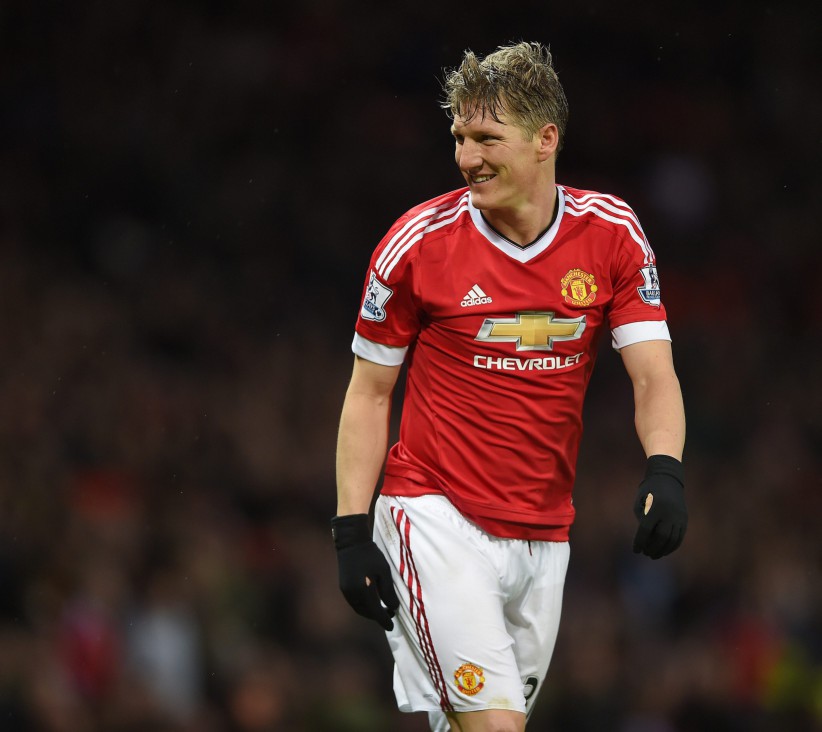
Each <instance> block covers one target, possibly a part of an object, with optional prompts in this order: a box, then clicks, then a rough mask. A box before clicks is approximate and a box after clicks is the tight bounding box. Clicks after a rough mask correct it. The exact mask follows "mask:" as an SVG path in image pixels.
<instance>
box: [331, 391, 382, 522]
mask: <svg viewBox="0 0 822 732" xmlns="http://www.w3.org/2000/svg"><path fill="white" fill-rule="evenodd" d="M390 413H391V397H390V395H375V394H369V393H363V392H360V391H358V390H356V389H354V388H349V390H348V393H347V394H346V397H345V403H344V404H343V410H342V416H341V418H340V429H339V434H338V437H337V515H338V516H345V515H348V514H353V513H368V511H369V509H370V507H371V500H372V498H373V496H374V489H375V488H376V485H377V481H378V480H379V477H380V471H381V470H382V465H383V462H384V460H385V453H386V450H387V448H388V420H389V416H390Z"/></svg>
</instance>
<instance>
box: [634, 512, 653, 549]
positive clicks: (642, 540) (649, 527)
mask: <svg viewBox="0 0 822 732" xmlns="http://www.w3.org/2000/svg"><path fill="white" fill-rule="evenodd" d="M655 525H656V523H655V522H654V521H651V520H650V519H643V520H642V521H640V522H639V526H638V527H637V530H636V536H634V554H640V553H642V554H645V553H646V551H645V548H646V546H647V545H648V537H649V536H650V534H651V532H652V531H653V530H654V526H655Z"/></svg>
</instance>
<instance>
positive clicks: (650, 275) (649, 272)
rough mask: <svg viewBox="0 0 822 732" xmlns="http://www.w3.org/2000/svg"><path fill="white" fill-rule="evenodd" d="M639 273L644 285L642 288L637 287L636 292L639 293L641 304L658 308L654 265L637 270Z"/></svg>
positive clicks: (657, 288) (658, 300) (657, 281)
mask: <svg viewBox="0 0 822 732" xmlns="http://www.w3.org/2000/svg"><path fill="white" fill-rule="evenodd" d="M639 273H640V274H641V275H642V279H643V280H644V283H643V285H642V287H637V288H636V291H637V292H638V293H639V296H640V297H641V298H642V301H643V302H645V303H647V304H648V305H653V306H655V307H659V304H660V297H659V275H658V274H657V272H656V265H653V264H649V265H648V266H647V267H643V268H642V269H641V270H639Z"/></svg>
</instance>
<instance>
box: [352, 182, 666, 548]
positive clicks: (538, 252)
mask: <svg viewBox="0 0 822 732" xmlns="http://www.w3.org/2000/svg"><path fill="white" fill-rule="evenodd" d="M557 192H558V202H557V206H558V210H557V215H556V218H555V220H554V222H553V224H552V225H551V226H550V228H549V229H548V230H547V231H546V232H545V233H544V234H542V235H541V236H540V237H539V238H538V239H537V240H536V241H535V242H533V243H532V244H530V245H529V246H527V247H520V246H518V245H516V244H513V243H512V242H510V241H508V240H507V239H505V238H504V237H503V236H502V235H500V234H499V233H498V232H496V231H495V230H494V229H493V228H492V227H491V226H490V225H489V224H488V223H487V222H486V221H485V219H484V218H483V216H482V214H481V212H480V211H479V210H478V209H476V208H474V207H473V205H472V203H471V198H470V193H469V192H468V190H467V189H466V188H463V189H460V190H457V191H453V192H451V193H447V194H445V195H443V196H440V197H438V198H434V199H432V200H431V201H428V202H426V203H423V204H422V205H420V206H417V207H415V208H413V209H411V210H410V211H409V212H408V213H406V214H405V215H404V216H402V217H401V218H400V219H399V220H397V222H396V223H395V224H394V225H393V226H392V227H391V229H390V230H389V231H388V233H387V234H386V235H385V237H384V238H383V240H382V241H381V242H380V244H379V246H378V247H377V248H376V250H375V251H374V254H373V256H372V258H371V266H370V271H369V273H368V276H367V279H366V283H365V288H364V293H363V305H362V309H361V310H360V314H359V317H358V319H357V324H356V335H355V337H354V344H353V350H354V352H355V353H357V354H358V355H360V356H362V357H363V358H366V359H368V360H371V361H375V362H377V363H382V364H385V365H398V364H400V363H402V362H403V360H406V361H407V364H408V373H407V380H406V391H405V398H404V404H403V413H402V420H401V425H400V436H399V441H398V442H397V443H396V444H395V445H393V446H392V447H391V449H390V451H389V454H388V459H387V462H386V466H385V477H384V481H383V486H382V492H383V493H385V494H388V495H408V496H414V495H422V494H425V493H432V492H435V493H442V494H444V495H446V496H447V497H448V499H449V500H450V501H451V502H452V503H453V504H454V505H455V506H456V507H457V508H458V509H459V510H460V511H461V512H462V513H463V514H464V515H465V516H466V517H468V518H469V519H471V520H472V521H474V522H475V523H477V524H478V525H479V526H481V527H482V528H484V529H485V530H486V531H488V532H489V533H491V534H494V535H496V536H503V537H515V538H525V539H541V540H552V541H563V540H566V539H567V538H568V528H569V527H570V525H571V523H572V522H573V519H574V507H573V504H572V501H571V493H572V488H573V484H574V474H575V469H576V459H577V452H578V448H579V442H580V438H581V436H582V404H583V398H584V395H585V390H586V387H587V385H588V381H589V379H590V376H591V370H592V368H593V366H594V361H595V358H596V351H597V345H598V342H599V338H600V334H601V332H602V328H603V327H605V326H606V325H607V326H608V327H610V329H611V332H612V338H613V344H614V346H615V347H616V348H622V347H624V346H626V345H630V344H631V343H636V342H638V341H643V340H654V339H668V338H669V337H668V330H667V325H666V323H665V310H664V307H663V306H662V304H661V301H660V296H659V279H658V277H657V272H656V266H655V261H654V254H653V251H652V250H651V247H650V246H649V244H648V241H647V239H646V238H645V235H644V234H643V232H642V228H641V227H640V225H639V222H638V220H637V218H636V216H635V214H634V212H633V211H632V210H631V209H630V208H629V207H628V205H627V204H625V203H624V202H623V201H622V200H620V199H619V198H616V197H614V196H610V195H606V194H601V193H593V192H589V191H581V190H576V189H573V188H568V187H564V186H558V187H557Z"/></svg>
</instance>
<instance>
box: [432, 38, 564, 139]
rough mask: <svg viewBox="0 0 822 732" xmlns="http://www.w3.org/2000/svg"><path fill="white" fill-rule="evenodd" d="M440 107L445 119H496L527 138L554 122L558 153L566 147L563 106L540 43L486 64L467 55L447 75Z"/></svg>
mask: <svg viewBox="0 0 822 732" xmlns="http://www.w3.org/2000/svg"><path fill="white" fill-rule="evenodd" d="M442 87H443V92H444V98H443V100H442V103H441V106H442V108H443V109H445V110H446V111H447V112H448V116H449V117H451V118H453V117H454V116H455V115H459V116H461V117H464V118H465V119H466V120H470V119H471V118H472V117H474V115H476V114H481V115H485V114H490V115H491V117H492V118H493V119H495V120H497V121H498V122H499V121H500V120H499V115H500V113H504V114H505V115H506V117H508V119H509V121H511V122H513V123H514V124H516V125H517V126H518V127H520V128H522V130H523V131H524V132H525V133H526V135H527V136H528V137H529V138H532V137H533V136H534V135H535V134H536V132H537V130H539V129H540V128H541V127H543V126H544V125H546V124H548V123H549V122H553V123H554V124H555V125H556V126H557V129H558V130H559V144H558V146H557V151H559V150H560V149H561V148H562V145H563V143H564V141H565V128H566V126H567V124H568V100H567V99H566V98H565V92H564V91H563V89H562V85H561V84H560V83H559V78H558V77H557V73H556V71H554V66H553V59H552V58H551V52H550V51H549V50H548V48H547V47H546V46H543V45H542V44H540V43H526V42H522V43H515V44H512V45H509V46H500V47H499V48H497V50H496V51H494V52H493V53H490V54H488V55H487V56H486V57H485V58H479V57H478V56H477V55H476V54H475V53H474V52H473V51H466V52H465V54H464V55H463V58H462V63H461V64H460V65H459V67H458V68H456V69H451V70H446V71H445V75H444V78H443V83H442Z"/></svg>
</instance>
